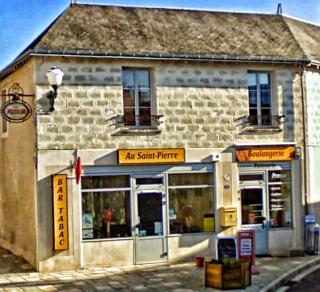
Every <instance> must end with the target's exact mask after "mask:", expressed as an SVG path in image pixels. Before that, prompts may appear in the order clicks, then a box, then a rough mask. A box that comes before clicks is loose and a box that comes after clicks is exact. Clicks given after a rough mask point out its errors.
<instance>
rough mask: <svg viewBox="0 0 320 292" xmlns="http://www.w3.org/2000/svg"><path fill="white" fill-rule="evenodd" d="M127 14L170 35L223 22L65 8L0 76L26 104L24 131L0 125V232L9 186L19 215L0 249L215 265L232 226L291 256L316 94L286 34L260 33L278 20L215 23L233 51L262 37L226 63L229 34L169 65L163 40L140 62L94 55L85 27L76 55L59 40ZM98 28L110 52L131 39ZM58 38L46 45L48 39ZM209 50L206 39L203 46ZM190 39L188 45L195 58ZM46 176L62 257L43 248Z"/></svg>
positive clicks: (299, 245)
mask: <svg viewBox="0 0 320 292" xmlns="http://www.w3.org/2000/svg"><path fill="white" fill-rule="evenodd" d="M142 12H144V13H148V14H149V16H150V17H151V18H150V19H152V18H155V19H156V18H157V17H159V15H161V17H168V19H167V21H168V23H169V25H170V26H171V28H172V30H173V31H174V30H175V29H177V27H179V25H178V20H179V18H180V17H181V16H182V14H185V15H184V17H183V19H184V22H185V25H186V26H187V27H188V25H190V27H193V25H195V26H196V23H194V21H195V20H194V17H193V13H197V14H198V16H199V17H200V18H201V17H205V18H206V19H207V20H210V23H211V24H212V26H213V27H214V25H215V22H216V21H218V20H219V19H220V17H222V16H223V15H220V14H219V13H214V12H213V13H210V12H201V11H198V12H195V11H189V12H188V11H187V12H185V11H180V10H170V9H167V10H166V9H163V10H162V9H142V8H119V7H113V6H94V5H71V6H70V7H69V8H68V9H67V10H66V11H65V12H64V14H62V16H60V17H59V18H58V19H57V20H56V21H55V22H54V23H53V24H52V25H50V27H49V28H48V29H47V30H46V31H45V32H44V33H43V34H42V35H41V36H40V37H39V39H37V41H36V42H35V43H33V44H32V45H31V46H30V47H29V48H28V49H27V50H26V51H25V52H24V53H23V54H22V55H21V56H20V57H19V58H18V59H17V60H16V61H15V62H14V63H13V64H11V65H9V66H8V67H7V68H5V69H4V70H3V71H2V75H1V81H0V90H1V91H2V92H6V91H7V90H8V88H10V86H11V84H12V83H15V82H18V83H19V84H20V86H21V87H22V88H23V89H24V91H25V92H27V93H29V94H33V95H34V98H29V99H28V100H27V101H28V102H29V103H30V104H31V105H32V108H33V115H32V118H31V119H29V120H28V121H26V122H24V123H20V124H13V123H6V127H8V130H7V131H6V132H7V133H4V130H3V129H5V128H4V126H3V125H4V122H3V123H2V127H1V131H2V136H1V143H0V145H1V146H0V147H1V148H0V150H1V162H2V164H1V167H0V179H1V183H0V202H1V207H0V220H2V221H6V220H7V218H9V217H10V213H12V212H14V210H15V208H16V207H17V206H18V208H19V209H20V208H21V209H23V207H22V206H20V204H22V201H21V198H22V194H21V192H20V190H21V189H22V190H23V194H24V195H23V199H24V200H23V203H24V204H26V203H27V206H28V209H27V210H25V209H23V210H24V211H23V212H22V213H21V214H19V215H17V217H16V219H15V220H16V224H15V226H19V228H15V230H14V229H12V228H13V226H12V225H10V224H9V225H6V224H4V225H3V224H1V227H0V243H1V244H2V245H4V246H6V247H7V248H9V249H10V250H12V251H13V252H15V253H18V254H22V255H23V256H24V257H25V258H26V259H27V260H28V261H29V262H31V263H32V264H33V265H34V266H35V267H36V268H37V269H38V270H40V271H49V270H51V271H52V270H62V269H68V268H79V267H84V266H91V265H105V266H121V265H130V264H137V263H146V262H159V261H160V262H161V261H162V262H163V261H176V260H184V259H187V258H190V257H194V256H197V255H213V256H216V254H217V253H218V250H217V238H219V237H223V236H224V237H233V236H236V234H237V231H238V230H241V229H244V230H254V231H255V234H256V242H257V247H256V252H257V254H270V255H289V254H290V253H292V252H297V251H299V252H301V251H303V249H304V242H303V215H304V210H305V209H304V207H305V205H306V200H309V198H308V197H306V196H305V190H306V188H307V186H306V185H309V184H308V183H307V184H306V185H305V171H306V170H308V167H307V166H306V164H305V154H306V153H308V152H307V151H306V148H305V135H306V133H307V132H306V122H305V117H306V116H307V115H306V113H305V111H306V110H308V111H310V110H311V109H313V110H314V111H315V115H309V116H308V119H310V121H309V120H308V126H309V127H310V128H308V130H309V129H310V131H313V136H312V137H315V136H316V135H317V134H316V131H317V130H316V128H317V125H316V122H315V123H313V121H314V119H315V116H316V109H315V108H316V98H313V97H312V96H314V95H313V94H314V93H315V92H316V91H317V86H318V83H317V82H318V81H317V80H318V79H317V78H318V77H313V75H312V74H317V73H310V72H308V73H306V71H307V70H311V67H312V66H313V65H312V64H311V62H310V60H308V59H307V57H306V55H305V54H304V52H303V50H302V48H301V47H300V45H297V44H296V42H297V41H296V40H295V39H291V38H290V36H292V34H291V33H289V34H288V33H287V32H286V31H282V37H283V39H281V38H280V36H279V34H277V33H278V32H277V31H275V30H274V29H276V28H274V27H273V25H274V23H275V21H277V22H278V26H277V29H280V30H283V29H285V28H286V27H287V26H286V25H285V26H283V24H282V21H288V20H286V19H284V18H283V17H282V16H273V15H270V16H269V17H270V18H268V16H263V15H261V16H259V15H256V14H253V15H249V14H243V15H242V14H227V17H229V18H230V19H231V18H233V17H236V18H237V19H238V20H239V21H240V22H244V24H247V26H246V27H245V28H237V29H239V34H240V33H241V35H242V36H243V37H244V38H245V40H246V41H247V42H248V43H251V42H252V41H253V39H254V38H253V39H251V35H252V36H254V35H255V34H256V30H259V27H260V28H261V29H262V30H265V33H266V34H271V35H273V34H274V37H273V39H272V40H273V41H274V42H275V43H274V44H273V46H270V48H268V47H266V46H265V45H263V42H264V40H263V39H262V38H261V37H260V38H261V44H260V45H257V46H256V47H255V50H256V51H252V52H250V51H247V52H244V51H243V50H245V48H242V47H241V46H240V45H239V46H238V50H239V56H238V57H235V55H237V54H236V51H232V50H234V48H233V46H232V45H231V43H233V44H234V43H235V42H236V41H237V40H236V39H235V37H234V39H232V42H231V39H229V38H225V39H224V41H223V42H222V43H223V45H222V46H221V48H222V49H223V50H225V51H224V52H220V51H218V49H217V48H214V49H215V50H216V52H211V51H208V52H202V51H201V50H200V49H199V47H197V42H194V47H192V46H191V47H190V48H189V49H187V48H183V43H182V44H180V45H181V47H177V48H175V49H176V50H177V52H178V53H171V52H167V51H166V52H162V50H164V49H166V48H167V49H168V50H169V48H170V45H171V44H169V40H174V35H171V36H168V38H169V39H167V40H166V41H167V42H166V41H164V40H163V39H161V38H162V34H160V35H158V39H157V41H158V45H159V53H155V51H154V50H153V51H150V52H148V51H145V49H144V48H142V47H139V44H130V45H132V46H136V47H135V50H134V48H132V47H130V48H128V49H127V50H124V49H123V48H121V45H120V44H117V42H116V41H114V42H113V43H112V42H111V41H110V43H108V42H106V44H105V48H103V50H105V52H104V53H102V52H101V47H100V43H99V42H100V39H98V38H96V39H95V38H94V37H93V36H95V24H94V23H92V24H90V25H91V26H92V27H91V28H90V25H88V27H89V30H90V29H92V31H91V33H92V34H91V35H92V39H91V48H92V51H91V52H88V51H87V48H86V47H85V46H86V42H85V41H83V42H82V41H81V38H79V37H77V34H76V33H75V34H74V36H73V38H71V39H69V41H68V42H66V41H65V40H64V34H68V33H69V32H68V30H67V29H66V27H69V25H70V27H72V24H73V25H75V26H76V27H78V28H79V29H80V28H81V27H80V26H78V24H77V23H76V22H77V21H78V19H80V20H81V21H83V19H85V17H88V15H91V14H90V13H98V14H97V15H100V16H99V17H101V21H109V22H110V23H112V19H111V16H110V15H109V13H117V14H118V16H119V18H121V17H123V19H124V18H125V16H129V15H130V16H132V15H135V17H136V16H137V15H138V16H139V17H143V16H141V15H144V14H143V13H142ZM74 13H76V15H77V17H75V16H74ZM104 13H105V14H106V15H105V16H104V17H103V16H102V15H104ZM132 13H133V14H132ZM108 17H109V18H108ZM172 17H173V18H172ZM128 19H129V20H128V21H129V24H130V21H132V19H131V18H129V17H128ZM130 19H131V20H130ZM250 21H254V22H256V23H257V28H252V26H251V25H250ZM73 22H75V23H73ZM109 22H108V30H107V31H106V32H101V34H102V35H103V33H105V34H106V35H104V37H105V39H108V38H107V36H108V37H109V38H110V37H111V32H112V31H113V32H117V33H118V34H119V38H124V39H123V43H125V42H126V40H128V39H130V35H127V32H125V31H121V28H119V27H118V28H115V27H114V26H112V25H111V24H110V23H109ZM262 24H263V25H262ZM106 25H107V24H106ZM122 25H123V24H122ZM134 25H136V22H134V23H133V24H132V25H131V26H130V25H129V26H130V27H134ZM140 25H142V24H141V23H140ZM305 25H306V26H307V24H305ZM149 26H150V27H151V28H152V29H154V30H153V31H144V33H145V34H146V35H148V36H149V38H150V39H152V38H153V40H154V37H155V35H154V34H155V31H157V33H158V34H159V31H158V30H156V28H155V27H154V26H156V20H155V21H154V22H150V23H149ZM196 27H197V26H196ZM81 29H85V30H86V29H88V28H81ZM141 29H142V30H143V29H147V28H143V27H142V28H141ZM219 29H220V27H219V28H217V30H219ZM225 29H226V31H228V27H227V26H226V28H225ZM250 30H252V31H250ZM201 32H203V31H202V26H199V27H197V29H195V30H194V31H193V30H190V31H189V32H188V34H190V38H191V37H193V34H194V33H195V34H196V35H201ZM57 33H58V35H59V37H57V39H56V42H55V43H52V42H51V43H50V42H49V41H48V40H50V38H54V35H55V34H57ZM132 33H135V32H134V31H133V32H132ZM107 34H109V35H107ZM243 34H246V36H244V35H243ZM218 35H221V34H218ZM286 37H287V38H288V39H285V38H286ZM66 38H68V36H66ZM69 38H70V36H69ZM170 38H171V39H170ZM181 38H182V39H183V38H184V36H183V35H182V36H181ZM211 38H214V34H213V35H212V36H210V38H208V43H209V42H210V41H211ZM238 41H239V44H240V43H243V41H244V40H243V39H241V38H240V40H238ZM81 42H82V43H81ZM145 42H148V37H147V38H146V40H145ZM203 42H205V41H204V40H203V39H199V43H202V44H203V46H204V45H205V43H203ZM276 42H279V43H278V44H277V43H276ZM284 42H286V43H287V46H284V45H283V43H284ZM48 43H50V44H51V46H52V48H51V47H47V46H48ZM257 43H259V42H257ZM59 44H60V45H61V47H59V48H58V47H57V48H56V47H54V46H55V45H59ZM109 45H110V46H113V47H112V50H111V48H108V46H109ZM144 45H145V44H144ZM152 45H154V42H152ZM68 46H69V47H68ZM81 46H83V47H81ZM117 46H118V47H117ZM128 46H129V45H128ZM141 46H142V44H141ZM79 47H80V48H81V49H79V50H78V51H75V50H74V48H79ZM204 47H205V46H204ZM150 48H151V45H150ZM250 48H251V47H250V46H249V45H248V46H247V47H246V49H248V50H249V49H250ZM273 48H276V49H273ZM279 48H280V49H279ZM49 49H50V50H49ZM129 49H130V51H129ZM153 49H154V48H153ZM219 49H220V48H219ZM222 49H221V50H222ZM117 50H118V52H117ZM122 50H123V52H122ZM188 50H189V51H188ZM197 50H198V54H195V53H196V52H197ZM208 50H209V49H208ZM263 50H265V51H263ZM272 50H274V51H272ZM276 50H278V51H276ZM108 52H109V53H110V52H111V53H110V55H108V54H109V53H108ZM133 52H135V53H133ZM218 53H219V55H217V54H218ZM240 53H241V55H240ZM253 56H256V57H253ZM53 66H57V67H59V68H60V69H61V70H62V71H63V72H64V77H63V83H62V85H61V86H60V87H59V88H58V96H57V98H56V100H55V111H50V110H49V99H48V93H49V92H50V91H51V86H50V85H49V83H48V80H47V78H46V72H47V71H48V70H49V69H50V68H51V67H53ZM312 68H313V67H312ZM315 76H317V75H315ZM309 84H311V85H310V87H309ZM3 96H5V95H3ZM306 96H307V97H308V99H309V98H310V100H313V103H308V108H305V107H304V98H305V97H306ZM132 110H133V112H134V114H132ZM146 113H147V114H146ZM312 123H313V124H312ZM308 133H309V132H308ZM24 136H26V137H28V138H25V139H24V140H25V141H27V142H26V144H25V147H23V146H22V145H21V139H22V137H24ZM17 157H21V160H19V161H22V162H23V164H24V168H23V169H20V168H19V169H18V168H16V170H15V175H12V174H11V172H9V171H8V169H11V166H12V165H15V166H16V165H17V163H18V162H17V161H16V158H17ZM127 157H128V159H127ZM132 157H134V158H132ZM168 157H171V158H170V159H171V160H170V159H168ZM78 158H81V164H82V176H81V179H80V182H77V175H78V174H79V173H77V171H76V168H77V167H79V164H78V163H76V162H77V161H78ZM131 158H132V159H133V160H134V161H133V162H131V161H130V159H131ZM178 158H179V159H178ZM135 159H138V160H135ZM139 159H140V160H139ZM166 159H167V160H166ZM14 161H15V162H14ZM26 173H28V175H27V176H26V175H25V174H26ZM56 178H58V180H56ZM59 179H61V182H62V180H63V179H65V182H64V184H65V185H64V187H65V191H63V190H62V189H61V194H63V195H65V197H66V198H67V200H66V201H65V202H66V203H65V204H66V205H65V206H66V208H67V213H66V214H67V215H66V217H64V218H62V219H61V220H66V222H67V223H66V222H65V221H63V223H64V227H63V228H66V227H65V226H67V227H68V228H67V229H62V233H63V234H62V235H61V236H62V237H63V239H64V240H65V242H67V245H65V246H63V247H62V248H60V249H59V248H57V247H56V240H57V238H58V239H59V237H60V234H61V232H58V233H56V229H55V228H56V226H59V224H61V222H62V221H61V222H60V221H59V220H60V217H58V219H57V218H56V217H55V215H54V214H55V213H54V212H53V210H56V211H57V210H59V209H57V208H56V207H55V206H56V203H57V202H56V201H55V195H58V197H59V194H60V193H59V191H58V193H56V190H57V188H56V185H58V186H59V183H60V181H59ZM17 182H19V184H17ZM31 182H32V183H31ZM315 200H316V199H315ZM315 210H316V209H315ZM57 223H58V225H57ZM24 226H25V227H27V228H24ZM60 226H61V225H60Z"/></svg>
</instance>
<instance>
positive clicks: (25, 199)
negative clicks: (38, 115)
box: [0, 60, 37, 266]
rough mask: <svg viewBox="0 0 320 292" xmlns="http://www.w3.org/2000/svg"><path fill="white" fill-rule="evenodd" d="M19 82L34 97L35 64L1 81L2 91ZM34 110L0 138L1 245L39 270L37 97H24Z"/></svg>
mask: <svg viewBox="0 0 320 292" xmlns="http://www.w3.org/2000/svg"><path fill="white" fill-rule="evenodd" d="M14 82H18V83H19V85H20V86H21V87H22V88H23V90H24V93H25V94H34V61H33V60H31V61H29V62H27V63H26V64H24V65H23V66H22V67H21V68H19V69H18V70H17V71H16V72H14V73H12V74H11V75H9V76H8V77H6V78H5V79H3V80H2V81H0V90H1V91H2V90H4V89H7V90H8V89H9V87H10V86H12V85H13V83H14ZM24 100H25V101H26V102H28V103H29V104H30V105H31V107H32V110H33V114H32V116H31V117H30V118H29V119H28V120H27V121H25V122H23V123H7V126H8V133H7V134H3V135H2V134H0V245H1V246H3V247H5V248H7V249H9V250H11V251H12V252H13V253H15V254H18V255H22V256H23V257H24V258H25V259H26V260H27V261H29V262H30V263H31V264H32V265H34V266H36V254H37V252H36V251H37V248H36V236H37V228H36V208H35V194H36V169H35V163H36V133H35V115H34V112H35V107H34V97H25V98H24Z"/></svg>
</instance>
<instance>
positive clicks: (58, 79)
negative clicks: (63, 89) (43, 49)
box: [46, 67, 64, 112]
mask: <svg viewBox="0 0 320 292" xmlns="http://www.w3.org/2000/svg"><path fill="white" fill-rule="evenodd" d="M46 75H47V78H48V80H49V84H50V85H51V87H52V89H53V90H51V91H50V92H49V93H48V94H47V98H48V99H49V103H50V109H49V111H50V112H53V111H54V110H55V108H54V103H55V100H56V98H57V96H58V87H59V86H60V85H61V83H62V78H63V75H64V73H63V71H62V70H61V69H60V68H58V67H51V68H50V69H49V70H48V72H47V74H46Z"/></svg>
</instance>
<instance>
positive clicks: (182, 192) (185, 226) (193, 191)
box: [169, 173, 214, 234]
mask: <svg viewBox="0 0 320 292" xmlns="http://www.w3.org/2000/svg"><path fill="white" fill-rule="evenodd" d="M208 217H210V218H213V175H212V173H196V174H169V221H170V233H171V234H173V233H196V232H213V231H214V224H211V226H212V227H211V228H209V227H208V224H207V223H206V222H207V221H208V219H207V218H208Z"/></svg>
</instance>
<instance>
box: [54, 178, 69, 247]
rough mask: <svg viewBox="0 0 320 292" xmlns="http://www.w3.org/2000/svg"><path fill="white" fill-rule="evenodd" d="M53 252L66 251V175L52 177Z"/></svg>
mask: <svg viewBox="0 0 320 292" xmlns="http://www.w3.org/2000/svg"><path fill="white" fill-rule="evenodd" d="M52 180H53V184H52V185H53V222H54V250H66V249H68V206H67V175H66V174H57V175H53V179H52Z"/></svg>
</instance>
